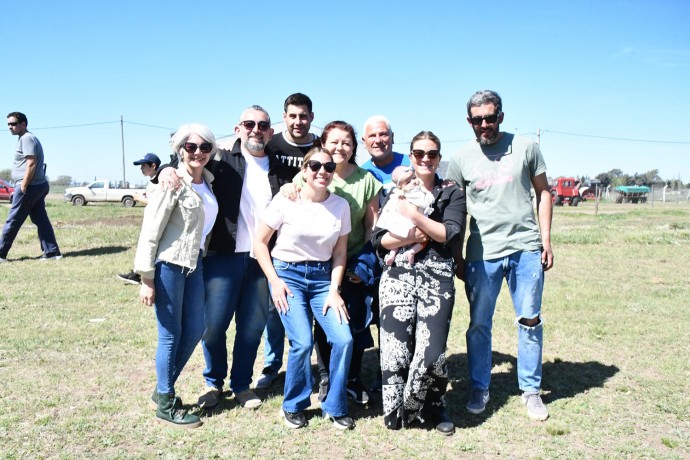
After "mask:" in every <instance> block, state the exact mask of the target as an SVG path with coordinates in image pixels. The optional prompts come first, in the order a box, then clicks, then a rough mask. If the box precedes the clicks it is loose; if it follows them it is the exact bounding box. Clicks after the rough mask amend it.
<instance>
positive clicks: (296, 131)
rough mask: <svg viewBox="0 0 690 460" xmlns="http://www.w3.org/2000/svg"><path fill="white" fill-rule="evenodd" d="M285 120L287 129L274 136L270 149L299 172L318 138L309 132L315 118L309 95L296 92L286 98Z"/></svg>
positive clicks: (284, 162)
mask: <svg viewBox="0 0 690 460" xmlns="http://www.w3.org/2000/svg"><path fill="white" fill-rule="evenodd" d="M283 109H284V110H285V112H283V120H284V121H285V131H283V132H282V133H279V134H276V135H275V136H273V139H271V141H270V142H269V143H268V146H267V147H268V149H269V150H271V152H273V153H274V154H275V156H276V157H278V159H279V160H280V161H281V162H282V163H283V164H285V165H286V166H288V167H289V168H291V169H292V170H293V171H294V173H295V174H297V173H298V172H299V170H300V168H301V167H302V159H303V158H304V154H306V153H307V152H308V151H309V149H311V148H312V146H313V145H314V141H315V140H316V139H318V136H317V135H316V134H312V133H310V132H309V129H310V128H311V122H312V121H313V120H314V112H312V104H311V99H309V96H307V95H306V94H302V93H295V94H291V95H290V96H288V98H287V99H285V104H284V105H283Z"/></svg>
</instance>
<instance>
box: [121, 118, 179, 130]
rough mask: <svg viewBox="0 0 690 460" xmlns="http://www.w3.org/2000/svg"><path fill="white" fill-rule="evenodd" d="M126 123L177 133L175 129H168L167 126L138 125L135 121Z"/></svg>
mask: <svg viewBox="0 0 690 460" xmlns="http://www.w3.org/2000/svg"><path fill="white" fill-rule="evenodd" d="M124 122H125V123H127V124H128V125H138V126H147V127H149V128H158V129H165V130H167V131H175V128H168V127H166V126H156V125H148V124H146V123H137V122H135V121H127V120H124Z"/></svg>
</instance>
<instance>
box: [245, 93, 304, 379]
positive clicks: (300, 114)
mask: <svg viewBox="0 0 690 460" xmlns="http://www.w3.org/2000/svg"><path fill="white" fill-rule="evenodd" d="M283 109H284V110H285V112H283V120H284V121H285V131H283V132H282V133H278V134H276V135H274V136H273V138H272V139H271V140H270V141H269V142H268V145H267V146H266V148H267V149H268V150H270V151H271V152H272V153H273V154H275V156H276V157H277V158H278V160H280V161H281V162H282V163H283V164H284V165H286V166H287V167H288V168H289V169H290V170H291V171H292V174H293V175H297V174H298V173H299V172H300V168H301V167H302V160H303V159H304V155H305V154H306V153H307V152H308V151H309V149H311V148H312V147H313V145H314V141H316V140H317V139H318V136H317V135H316V134H312V133H310V132H309V129H310V128H311V122H312V121H313V120H314V112H312V104H311V99H309V96H307V95H306V94H302V93H295V94H291V95H289V96H288V97H287V99H285V104H284V105H283ZM284 349H285V329H284V328H283V323H281V321H280V317H279V316H278V312H277V311H276V309H275V307H274V306H273V305H271V309H270V311H269V314H268V322H267V323H266V330H265V331H264V369H263V371H262V372H261V376H260V377H259V379H258V380H257V382H256V388H259V389H262V388H267V387H269V386H270V385H271V383H273V381H274V380H275V379H276V377H277V376H278V371H279V370H280V368H281V366H282V365H283V351H284Z"/></svg>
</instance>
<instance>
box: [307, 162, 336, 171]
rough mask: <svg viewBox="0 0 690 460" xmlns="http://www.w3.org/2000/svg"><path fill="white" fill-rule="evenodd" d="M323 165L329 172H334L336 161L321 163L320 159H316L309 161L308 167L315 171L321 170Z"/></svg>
mask: <svg viewBox="0 0 690 460" xmlns="http://www.w3.org/2000/svg"><path fill="white" fill-rule="evenodd" d="M321 166H323V169H325V170H326V172H327V173H332V172H333V171H335V163H333V162H332V161H329V162H327V163H321V162H320V161H316V160H309V161H307V168H309V169H311V170H312V171H314V172H319V170H320V169H321Z"/></svg>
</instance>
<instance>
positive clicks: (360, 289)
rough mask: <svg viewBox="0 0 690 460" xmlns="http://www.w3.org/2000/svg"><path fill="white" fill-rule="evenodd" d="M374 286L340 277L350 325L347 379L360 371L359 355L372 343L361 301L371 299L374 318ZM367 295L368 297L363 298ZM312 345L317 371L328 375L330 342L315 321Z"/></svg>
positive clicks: (325, 375) (321, 374)
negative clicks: (350, 354) (350, 335)
mask: <svg viewBox="0 0 690 460" xmlns="http://www.w3.org/2000/svg"><path fill="white" fill-rule="evenodd" d="M376 291H377V289H376V287H375V286H374V287H369V286H367V285H365V284H363V283H351V282H350V281H348V280H347V279H345V280H343V285H342V293H341V296H342V298H343V301H345V305H347V311H348V314H349V315H350V329H351V331H352V340H353V346H352V361H351V362H350V371H349V372H348V379H354V378H357V377H359V374H360V372H361V371H362V359H363V358H364V350H366V349H367V348H371V347H373V346H374V339H373V337H372V336H371V329H370V327H369V322H368V320H369V318H367V315H366V311H367V307H366V304H365V302H367V301H368V302H371V307H372V310H373V311H372V313H373V318H374V321H375V320H377V319H378V300H377V297H378V295H377V294H378V293H377V292H376ZM367 298H369V300H367ZM314 348H315V349H316V362H317V364H318V366H319V375H320V378H321V379H322V380H323V379H324V378H328V366H329V357H330V356H331V346H330V345H329V344H328V340H327V339H326V334H325V333H324V332H323V329H321V326H319V325H318V323H315V324H314Z"/></svg>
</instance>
